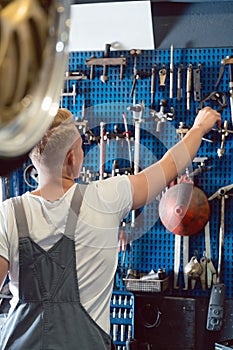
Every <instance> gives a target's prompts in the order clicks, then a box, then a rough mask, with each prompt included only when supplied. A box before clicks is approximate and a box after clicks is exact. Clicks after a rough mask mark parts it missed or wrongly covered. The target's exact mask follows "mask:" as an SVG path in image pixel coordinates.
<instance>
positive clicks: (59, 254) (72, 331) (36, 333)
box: [0, 186, 111, 350]
mask: <svg viewBox="0 0 233 350" xmlns="http://www.w3.org/2000/svg"><path fill="white" fill-rule="evenodd" d="M81 197H82V196H81V193H80V191H79V186H76V189H75V192H74V195H73V199H72V202H71V207H70V211H69V216H68V219H67V223H66V229H65V233H64V235H62V238H61V239H60V240H59V241H58V242H57V243H55V244H54V246H53V247H52V248H51V249H49V250H48V251H45V250H44V249H42V248H41V247H40V246H39V245H38V244H36V243H35V242H34V241H32V239H31V238H30V237H29V232H28V225H27V220H26V216H25V212H24V208H23V204H22V202H21V198H20V197H18V198H12V202H13V205H14V208H15V215H16V222H17V227H18V232H19V302H18V304H17V306H16V308H15V310H14V311H13V313H12V314H11V315H10V316H9V317H8V319H7V321H6V323H5V324H4V327H3V329H2V332H1V346H0V349H1V350H5V349H11V350H110V349H111V338H110V336H109V335H108V334H107V333H105V332H104V331H103V330H102V329H101V328H100V327H99V326H98V325H97V324H96V323H95V322H94V321H93V320H92V318H91V317H90V316H89V315H88V313H87V312H86V310H85V309H84V308H83V306H82V305H81V303H80V297H79V289H78V280H77V273H76V258H75V256H76V255H75V245H74V232H75V228H76V224H77V217H78V214H79V209H80V206H81V201H82V200H81Z"/></svg>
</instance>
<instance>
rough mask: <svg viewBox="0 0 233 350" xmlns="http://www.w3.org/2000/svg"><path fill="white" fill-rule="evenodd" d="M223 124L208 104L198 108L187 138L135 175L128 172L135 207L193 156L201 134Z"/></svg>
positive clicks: (147, 199)
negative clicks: (199, 109)
mask: <svg viewBox="0 0 233 350" xmlns="http://www.w3.org/2000/svg"><path fill="white" fill-rule="evenodd" d="M215 124H216V125H217V127H221V116H220V114H219V113H218V112H217V111H215V110H213V109H211V108H210V107H205V108H203V109H202V110H201V111H199V113H198V115H197V116H196V118H195V121H194V124H193V126H192V128H191V129H190V130H189V131H188V132H187V134H186V135H185V137H184V138H183V139H182V140H181V141H179V142H178V143H177V144H176V145H175V146H173V147H172V148H171V149H169V150H168V151H167V152H166V153H165V155H164V156H163V157H162V158H161V160H159V161H158V162H156V163H154V164H153V165H151V166H150V167H148V168H146V169H144V170H143V171H141V172H139V173H138V174H136V175H129V179H130V182H131V186H132V191H133V207H132V209H137V208H140V207H142V206H144V205H145V204H147V203H149V202H150V201H151V200H153V199H154V198H155V197H156V196H157V195H158V194H159V193H160V192H161V191H162V190H163V189H164V188H165V187H166V186H167V185H168V184H169V183H170V182H171V181H172V180H174V179H175V178H176V177H177V176H178V175H179V174H180V173H181V172H182V171H183V170H184V169H185V168H186V167H187V166H189V165H190V164H191V162H192V160H193V159H194V157H195V155H196V153H197V151H198V149H199V147H200V145H201V142H202V137H203V136H204V135H205V134H207V133H208V132H209V131H210V130H211V129H212V128H213V127H214V125H215Z"/></svg>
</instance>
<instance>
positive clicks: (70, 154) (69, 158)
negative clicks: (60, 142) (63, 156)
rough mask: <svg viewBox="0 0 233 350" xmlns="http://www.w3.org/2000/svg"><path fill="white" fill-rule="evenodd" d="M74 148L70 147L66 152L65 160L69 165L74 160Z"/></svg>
mask: <svg viewBox="0 0 233 350" xmlns="http://www.w3.org/2000/svg"><path fill="white" fill-rule="evenodd" d="M74 158H75V156H74V150H73V149H70V150H69V151H68V153H67V162H68V164H69V165H73V164H74V161H75V159H74Z"/></svg>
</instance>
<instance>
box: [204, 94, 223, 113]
mask: <svg viewBox="0 0 233 350" xmlns="http://www.w3.org/2000/svg"><path fill="white" fill-rule="evenodd" d="M208 101H214V102H215V103H216V104H218V105H219V107H218V109H217V112H219V113H220V112H222V110H223V109H224V108H226V107H227V98H226V95H225V94H224V93H223V92H219V91H213V92H210V93H209V94H207V95H206V96H205V97H204V98H203V99H202V100H201V101H200V103H199V105H198V108H197V112H198V111H200V110H201V109H202V108H203V107H204V103H205V102H208Z"/></svg>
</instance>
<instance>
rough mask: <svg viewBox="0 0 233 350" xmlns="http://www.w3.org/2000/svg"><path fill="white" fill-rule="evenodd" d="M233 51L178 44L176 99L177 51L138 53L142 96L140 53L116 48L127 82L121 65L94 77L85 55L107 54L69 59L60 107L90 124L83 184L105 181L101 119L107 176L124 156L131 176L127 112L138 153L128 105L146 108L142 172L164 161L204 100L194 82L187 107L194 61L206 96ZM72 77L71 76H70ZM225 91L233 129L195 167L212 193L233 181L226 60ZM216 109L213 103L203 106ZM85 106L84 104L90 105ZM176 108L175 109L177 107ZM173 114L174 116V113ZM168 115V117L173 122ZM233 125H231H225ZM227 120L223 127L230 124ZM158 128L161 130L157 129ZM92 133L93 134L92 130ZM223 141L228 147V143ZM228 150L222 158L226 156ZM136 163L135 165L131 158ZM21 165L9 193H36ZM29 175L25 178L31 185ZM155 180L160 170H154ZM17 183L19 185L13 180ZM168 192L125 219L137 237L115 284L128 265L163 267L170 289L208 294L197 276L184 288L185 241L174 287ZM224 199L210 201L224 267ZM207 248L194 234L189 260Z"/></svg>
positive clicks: (213, 139) (227, 267) (121, 165)
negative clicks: (165, 217) (163, 209)
mask: <svg viewBox="0 0 233 350" xmlns="http://www.w3.org/2000/svg"><path fill="white" fill-rule="evenodd" d="M231 55H232V49H230V48H213V49H212V48H202V49H176V48H174V91H173V97H172V98H170V94H169V64H170V58H171V57H170V56H171V52H170V50H152V51H142V52H141V53H140V54H139V55H138V56H137V57H136V68H137V72H138V74H139V76H140V77H139V79H136V80H137V83H136V87H135V93H134V95H133V96H131V95H132V94H131V92H132V86H133V78H134V66H133V65H134V62H135V61H134V57H133V56H132V52H131V54H130V52H116V51H111V52H110V56H111V57H112V58H114V57H120V56H124V57H125V58H126V62H127V65H126V66H125V67H124V72H123V79H122V80H121V79H120V67H119V66H112V67H108V81H107V82H106V83H103V82H102V81H101V80H100V76H101V75H102V66H95V67H94V76H93V80H91V79H90V67H87V65H86V60H87V59H90V57H92V56H95V57H97V58H98V57H103V52H88V53H85V52H73V53H71V54H70V59H69V76H68V74H67V76H66V78H67V79H66V81H65V85H64V90H63V91H62V96H61V101H60V104H61V106H63V107H66V108H69V109H70V110H71V111H72V113H73V114H74V117H75V120H76V122H77V125H79V127H80V128H81V129H83V126H85V128H84V129H86V130H84V131H85V132H86V133H85V134H84V135H83V139H84V151H85V158H84V167H85V168H84V169H83V171H82V176H81V178H80V179H79V181H83V182H89V181H92V180H96V179H98V178H99V174H100V150H99V141H100V124H101V123H102V122H104V123H105V131H106V132H105V139H104V140H105V141H104V143H105V164H104V177H105V178H106V177H109V176H112V169H113V164H115V163H114V162H115V161H116V160H117V161H118V167H117V168H118V171H119V172H120V173H127V172H129V171H130V166H132V165H133V164H131V163H130V156H129V152H128V143H127V139H126V135H125V134H124V132H125V126H124V122H123V117H122V115H123V114H124V115H125V116H126V120H127V123H128V128H129V130H130V131H131V135H130V151H131V157H132V159H133V157H134V149H135V144H134V136H135V114H134V113H133V112H132V110H129V108H128V107H129V106H135V105H139V106H140V103H141V104H143V105H144V106H145V108H144V112H143V115H142V119H141V122H140V127H141V140H140V169H143V168H145V167H146V166H148V165H150V164H152V163H153V162H154V161H155V160H157V159H160V158H161V157H162V155H163V154H164V153H165V152H166V150H167V149H168V148H170V147H171V146H172V145H173V144H175V143H176V142H177V141H178V140H179V136H178V133H177V129H178V128H179V126H180V123H183V124H182V125H183V126H184V125H185V126H186V127H189V126H190V125H192V123H193V121H194V118H195V115H196V111H197V108H198V106H199V103H200V101H195V100H194V87H193V83H192V88H191V100H190V108H189V109H187V94H186V80H187V68H188V67H190V65H192V70H194V69H196V68H198V67H199V68H200V77H201V98H202V99H203V97H204V96H206V94H208V93H210V92H212V91H214V90H215V89H216V88H215V83H216V81H217V78H218V75H219V71H220V65H221V60H222V59H224V58H225V57H226V56H231ZM181 64H182V65H183V66H182V67H183V69H182V98H181V99H180V100H179V99H178V98H177V71H178V68H180V65H181ZM155 65H156V88H155V94H154V97H153V101H152V100H151V96H152V95H151V74H152V69H153V68H155ZM162 68H163V69H166V71H167V74H166V81H165V86H160V70H161V69H162ZM71 75H72V76H71ZM218 91H220V92H223V93H225V94H226V96H227V107H226V108H225V109H223V111H222V117H223V124H224V123H225V127H226V129H227V130H228V131H227V130H225V131H224V130H223V129H222V130H221V131H218V130H213V131H211V133H210V134H209V135H207V137H206V138H207V140H203V142H202V146H201V148H200V150H199V152H198V154H197V157H196V158H195V160H196V161H195V162H193V164H192V168H191V169H189V171H190V172H192V171H193V170H196V169H198V168H200V169H201V170H202V171H201V172H199V174H198V175H197V176H195V177H194V183H195V185H196V186H198V187H199V188H200V189H202V190H203V191H204V193H205V194H206V196H207V197H208V198H209V197H211V196H212V195H213V194H214V193H215V192H216V191H218V190H219V189H220V188H221V187H225V186H228V185H230V184H232V182H233V181H232V174H233V172H232V154H231V151H232V134H231V131H232V121H231V110H230V101H229V92H228V91H229V65H226V68H225V72H224V74H223V76H222V79H221V81H220V83H219V86H218ZM162 100H166V101H167V106H165V107H164V109H163V113H164V117H165V118H163V119H158V118H157V119H156V118H155V117H154V116H153V115H152V114H151V103H152V102H153V103H154V110H155V111H159V110H160V103H161V101H162ZM207 104H209V105H211V106H212V107H214V108H218V107H219V105H218V106H217V105H216V106H215V104H214V102H213V101H210V102H208V103H204V104H203V105H207ZM84 106H85V108H84ZM173 109H174V112H173ZM172 113H173V120H170V119H172V118H169V116H171V114H172ZM166 117H168V118H167V119H166ZM226 123H228V125H226ZM223 124H222V127H223ZM158 126H159V128H158ZM89 129H90V130H91V131H92V133H91V134H90V132H87V131H88V130H89ZM221 140H222V144H221ZM220 154H222V156H221V157H219V155H220ZM132 163H133V162H132ZM27 175H28V173H26V175H25V171H23V170H22V169H20V170H19V171H17V172H14V173H13V174H12V175H11V176H12V179H13V181H10V183H11V187H10V188H9V186H8V187H7V186H6V188H8V195H7V193H5V196H9V195H11V196H12V195H17V194H20V193H23V192H25V191H27V190H30V189H31V188H30V186H29V183H28V180H29V182H30V183H33V176H31V175H32V174H31V173H29V179H27ZM25 180H26V182H25ZM155 181H156V175H155ZM12 184H13V185H12ZM226 194H227V196H224V198H225V210H224V220H225V240H224V254H223V282H224V283H225V285H226V298H232V291H233V289H232V280H233V279H232V268H231V265H232V220H233V219H232V215H231V212H232V205H233V204H232V199H231V192H229V193H226ZM160 198H161V197H158V198H157V199H156V200H155V201H154V202H153V203H152V204H151V205H148V206H147V207H145V208H143V210H141V213H140V215H139V213H136V225H135V227H132V224H131V221H132V218H131V217H129V218H127V219H126V222H125V223H124V225H125V231H126V234H127V235H128V236H129V237H130V238H132V240H133V242H132V244H130V246H128V249H127V252H126V253H120V254H119V265H118V271H117V275H116V283H115V288H117V289H120V290H122V291H124V290H125V285H124V282H123V278H125V277H126V272H127V270H128V269H134V270H137V271H138V272H140V273H141V272H143V273H148V272H150V271H151V270H152V269H153V270H155V271H158V269H159V268H164V269H165V270H166V274H167V276H169V278H170V282H169V288H168V291H167V293H168V294H170V295H179V296H206V295H207V296H208V295H209V293H210V289H209V288H207V289H206V290H203V289H202V287H201V285H200V281H198V280H197V282H196V285H195V288H194V289H192V287H191V285H189V288H188V290H184V289H183V288H184V280H183V263H182V257H183V244H184V242H183V241H184V240H183V239H181V251H180V255H181V256H180V274H179V278H178V285H177V287H178V288H177V289H174V288H173V269H174V254H175V236H176V235H174V234H173V233H171V232H169V231H168V230H167V229H166V228H165V227H164V226H163V225H162V223H161V220H160V218H159V211H158V205H159V201H160ZM221 198H222V196H218V197H216V198H214V199H213V200H211V201H210V208H211V214H210V237H211V241H210V247H211V258H212V262H213V265H214V267H215V269H216V270H217V267H218V257H219V230H220V221H221V220H220V219H221V218H220V214H221ZM205 250H206V246H205V234H204V230H202V231H201V232H199V233H198V234H196V235H194V236H191V237H190V238H189V259H191V257H192V256H194V255H196V256H197V259H198V261H200V259H201V258H202V257H203V255H204V253H205Z"/></svg>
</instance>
